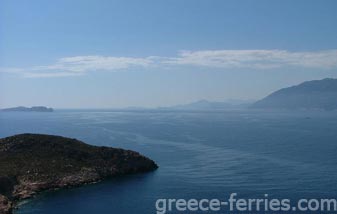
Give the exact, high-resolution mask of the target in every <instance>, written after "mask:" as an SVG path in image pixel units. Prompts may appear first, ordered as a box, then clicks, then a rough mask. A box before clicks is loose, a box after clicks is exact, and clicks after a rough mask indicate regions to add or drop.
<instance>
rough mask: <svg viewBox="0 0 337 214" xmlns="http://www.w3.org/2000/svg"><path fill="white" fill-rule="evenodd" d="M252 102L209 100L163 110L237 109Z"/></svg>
mask: <svg viewBox="0 0 337 214" xmlns="http://www.w3.org/2000/svg"><path fill="white" fill-rule="evenodd" d="M251 103H252V101H243V100H227V101H223V102H212V101H208V100H199V101H196V102H192V103H188V104H184V105H176V106H171V107H164V108H161V109H170V110H223V109H237V108H244V107H248V106H249V105H250V104H251Z"/></svg>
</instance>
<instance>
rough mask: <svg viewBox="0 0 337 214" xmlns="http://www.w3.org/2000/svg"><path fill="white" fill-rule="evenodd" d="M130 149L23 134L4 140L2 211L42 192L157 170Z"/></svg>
mask: <svg viewBox="0 0 337 214" xmlns="http://www.w3.org/2000/svg"><path fill="white" fill-rule="evenodd" d="M157 168H158V166H157V164H156V163H155V162H154V161H152V160H150V159H149V158H147V157H145V156H143V155H141V154H139V153H137V152H134V151H130V150H124V149H117V148H110V147H99V146H92V145H88V144H85V143H84V142H81V141H79V140H76V139H71V138H65V137H61V136H53V135H42V134H20V135H15V136H11V137H6V138H2V139H0V214H11V213H12V212H13V209H14V208H15V207H16V206H17V204H18V202H19V201H20V200H23V199H27V198H30V197H32V196H34V195H36V194H37V193H39V192H42V191H46V190H54V189H60V188H69V187H76V186H81V185H84V184H90V183H95V182H99V181H102V180H104V179H107V178H111V177H115V176H121V175H128V174H134V173H143V172H149V171H153V170H155V169H157Z"/></svg>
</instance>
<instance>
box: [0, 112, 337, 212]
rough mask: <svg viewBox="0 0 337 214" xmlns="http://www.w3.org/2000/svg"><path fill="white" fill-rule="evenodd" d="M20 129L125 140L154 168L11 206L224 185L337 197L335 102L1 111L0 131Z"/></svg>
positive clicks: (113, 201)
mask: <svg viewBox="0 0 337 214" xmlns="http://www.w3.org/2000/svg"><path fill="white" fill-rule="evenodd" d="M20 133H44V134H53V135H62V136H66V137H70V138H77V139H79V140H82V141H84V142H86V143H88V144H92V145H97V146H111V147H118V148H124V149H131V150H134V151H138V152H140V153H142V154H144V155H146V156H148V157H149V158H151V159H153V160H155V161H156V163H157V164H158V165H159V169H158V170H156V171H154V172H149V173H145V174H136V175H130V176H124V177H118V178H113V179H110V180H106V181H104V182H101V183H97V184H92V185H86V186H82V187H79V188H73V189H66V190H59V191H50V192H45V193H42V194H40V195H38V196H36V197H35V198H33V199H29V200H27V201H24V202H23V203H22V204H21V206H20V208H19V209H18V210H16V211H15V213H16V214H93V213H99V214H151V213H156V212H157V211H158V204H157V207H156V203H158V200H159V199H164V200H162V201H161V202H163V201H164V202H165V204H166V201H167V199H184V200H186V201H188V200H190V199H196V200H202V199H209V200H211V199H219V200H222V201H225V200H228V198H229V197H230V195H231V194H232V193H236V194H237V195H236V196H235V197H236V199H239V198H242V199H259V198H262V199H265V200H270V199H289V200H291V202H293V201H294V202H295V203H296V202H297V201H298V200H300V199H303V198H304V199H324V198H325V199H326V198H328V199H337V112H336V111H304V110H303V111H258V110H224V111H169V110H55V112H52V113H44V112H1V113H0V137H7V136H11V135H15V134H20ZM164 202H163V204H164ZM163 204H161V209H162V208H163V206H164V205H163ZM227 211H228V210H226V209H222V210H216V211H212V210H208V211H202V210H197V211H189V210H186V211H181V210H177V209H174V208H172V210H171V211H170V210H167V212H165V213H182V214H188V213H228V212H227ZM288 212H289V213H299V212H294V211H288ZM235 213H247V212H235ZM250 213H255V212H250ZM263 213H275V212H272V211H271V210H267V211H266V212H263ZM277 213H286V212H281V211H280V212H277ZM300 213H308V212H300Z"/></svg>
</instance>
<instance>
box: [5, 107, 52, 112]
mask: <svg viewBox="0 0 337 214" xmlns="http://www.w3.org/2000/svg"><path fill="white" fill-rule="evenodd" d="M2 111H22V112H52V111H54V109H52V108H47V107H45V106H33V107H31V108H28V107H24V106H19V107H14V108H5V109H2Z"/></svg>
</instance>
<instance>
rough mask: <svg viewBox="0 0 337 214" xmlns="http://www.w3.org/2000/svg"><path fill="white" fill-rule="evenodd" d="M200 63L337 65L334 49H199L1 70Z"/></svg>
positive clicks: (62, 71) (75, 72) (76, 71)
mask: <svg viewBox="0 0 337 214" xmlns="http://www.w3.org/2000/svg"><path fill="white" fill-rule="evenodd" d="M170 65H174V66H198V67H200V66H203V67H209V68H223V69H227V68H234V69H235V68H247V69H275V68H281V67H303V68H316V69H331V68H337V50H322V51H311V52H309V51H308V52H291V51H287V50H201V51H181V52H179V53H178V54H177V56H175V57H159V56H149V57H145V58H133V57H113V56H75V57H66V58H61V59H59V60H57V61H56V63H54V64H50V65H43V66H34V67H30V68H0V72H7V73H13V74H19V75H21V76H23V77H27V78H44V77H67V76H80V75H84V74H87V73H89V72H97V71H112V72H114V71H123V70H128V69H130V68H148V67H149V66H156V67H158V68H165V67H169V66H170Z"/></svg>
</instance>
